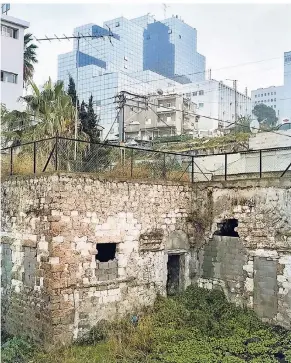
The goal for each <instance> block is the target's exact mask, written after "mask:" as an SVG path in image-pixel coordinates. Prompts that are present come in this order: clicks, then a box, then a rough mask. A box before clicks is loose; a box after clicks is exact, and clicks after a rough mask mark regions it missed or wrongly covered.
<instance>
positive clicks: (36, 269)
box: [2, 174, 193, 344]
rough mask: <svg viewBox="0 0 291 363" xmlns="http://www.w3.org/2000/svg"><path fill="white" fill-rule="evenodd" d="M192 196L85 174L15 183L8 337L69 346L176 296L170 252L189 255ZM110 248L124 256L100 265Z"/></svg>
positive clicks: (10, 198)
mask: <svg viewBox="0 0 291 363" xmlns="http://www.w3.org/2000/svg"><path fill="white" fill-rule="evenodd" d="M191 198H192V189H191V186H189V185H181V184H177V183H176V184H175V183H166V184H162V183H160V184H159V183H156V184H152V183H149V182H139V183H136V182H126V181H124V182H122V181H105V180H100V179H97V178H94V177H91V176H86V175H84V174H83V175H82V176H78V175H75V176H73V175H60V176H59V175H51V176H42V177H35V178H11V179H9V180H7V181H5V182H4V183H3V184H2V201H3V203H2V208H3V214H2V230H3V238H2V253H3V258H4V261H5V262H4V264H3V273H2V277H3V279H4V280H5V285H2V293H3V304H2V309H3V310H2V317H3V326H4V329H6V330H7V331H8V332H10V333H12V334H15V333H19V331H21V332H22V333H23V334H28V335H31V336H32V337H33V338H34V339H37V340H39V341H44V343H48V344H49V343H51V342H53V341H57V342H68V341H71V340H72V339H76V338H78V337H80V336H81V335H82V334H83V333H84V332H86V331H88V330H89V329H90V328H91V327H92V326H93V325H95V324H96V323H97V322H98V321H99V320H101V319H114V318H115V317H116V316H117V315H119V316H120V315H123V314H125V313H127V312H128V313H131V314H134V313H136V312H137V311H138V310H139V309H140V307H141V306H144V305H149V304H152V303H153V301H154V299H155V297H156V295H157V293H161V294H165V293H166V280H167V259H168V255H167V254H165V252H164V250H165V248H167V250H171V249H172V247H171V246H172V244H173V245H174V246H175V248H176V249H179V250H183V251H184V253H186V254H188V255H189V241H188V236H189V235H191V231H190V230H191V226H189V223H188V222H187V218H188V212H189V211H190V210H191V208H192V205H193V201H192V200H191ZM188 228H190V229H188ZM173 232H177V233H176V234H174V235H173ZM171 235H172V237H171ZM169 241H170V242H169ZM192 242H193V241H192ZM105 243H111V244H112V243H113V244H116V254H115V258H113V259H112V260H110V261H106V262H104V261H98V260H96V254H97V248H98V246H100V244H105ZM96 245H97V248H96ZM186 249H187V250H186ZM186 261H187V263H188V265H189V258H187V259H186ZM185 271H188V273H189V267H187V266H186V267H185ZM184 280H185V281H184V282H185V285H187V284H189V283H190V280H189V278H185V279H184ZM8 300H9V301H11V303H10V304H9V302H8Z"/></svg>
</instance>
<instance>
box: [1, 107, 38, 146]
mask: <svg viewBox="0 0 291 363" xmlns="http://www.w3.org/2000/svg"><path fill="white" fill-rule="evenodd" d="M32 128H33V124H32V118H31V116H30V115H29V114H28V113H27V112H21V111H18V110H13V111H11V112H10V111H8V110H7V109H6V107H5V106H4V105H3V104H1V129H2V133H1V144H2V145H1V147H6V146H16V145H19V144H20V143H21V141H22V140H23V138H25V135H26V134H27V133H29V131H31V130H32Z"/></svg>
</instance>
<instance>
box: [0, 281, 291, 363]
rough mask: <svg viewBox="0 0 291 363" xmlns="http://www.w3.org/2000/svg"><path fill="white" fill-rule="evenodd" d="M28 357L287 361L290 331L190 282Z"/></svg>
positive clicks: (48, 361)
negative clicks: (138, 310)
mask: <svg viewBox="0 0 291 363" xmlns="http://www.w3.org/2000/svg"><path fill="white" fill-rule="evenodd" d="M4 350H5V347H4ZM4 354H6V353H5V352H4ZM4 356H5V355H4ZM4 361H5V362H6V363H12V362H15V361H11V360H4ZM28 361H29V360H27V362H28ZM31 362H32V363H81V362H82V363H83V362H86V363H93V362H94V363H119V362H120V363H121V362H122V363H137V362H140V363H158V362H159V363H195V362H197V363H239V362H251V363H278V362H281V363H283V362H291V332H290V331H287V330H284V329H283V328H279V327H274V326H269V325H267V324H264V323H262V322H261V321H260V320H259V318H258V317H257V316H256V315H255V313H254V312H253V311H251V310H248V309H243V308H239V307H236V306H234V305H233V304H230V303H228V302H227V301H226V299H225V297H224V295H223V293H222V292H221V291H219V290H214V291H208V290H204V289H200V288H198V287H190V288H188V289H187V291H185V292H184V293H183V294H181V295H178V296H176V297H171V298H163V297H158V298H157V300H156V303H155V305H154V307H153V308H152V309H150V310H147V311H145V312H144V313H143V314H141V316H140V317H139V321H138V324H137V325H136V324H133V323H132V320H131V317H130V316H129V317H127V318H125V319H123V320H121V321H115V322H113V323H110V324H109V323H104V322H100V323H99V324H97V326H96V327H95V328H94V329H92V330H91V332H90V334H89V335H88V336H87V337H84V338H83V339H82V341H79V342H78V343H77V344H75V345H73V346H71V347H68V348H62V349H60V350H55V351H53V352H50V353H35V355H34V358H33V359H32V360H31Z"/></svg>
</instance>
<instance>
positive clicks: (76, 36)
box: [35, 27, 113, 160]
mask: <svg viewBox="0 0 291 363" xmlns="http://www.w3.org/2000/svg"><path fill="white" fill-rule="evenodd" d="M108 29H109V33H108V35H83V34H80V33H79V32H78V34H77V35H75V34H73V35H72V36H70V37H67V36H66V35H65V34H63V36H62V37H58V36H57V35H56V34H54V37H51V38H49V37H48V36H46V35H45V38H35V40H36V41H38V42H41V41H44V40H48V41H49V42H51V41H52V40H58V41H59V42H60V41H61V40H69V41H70V40H71V39H77V53H76V71H77V79H76V93H77V95H78V83H79V82H78V80H79V48H80V39H86V38H90V39H98V38H103V40H105V38H108V39H109V41H110V43H111V44H112V42H111V38H112V37H113V33H112V31H111V29H110V28H109V27H108ZM112 46H113V44H112ZM77 99H78V97H76V119H75V139H77V136H78V116H79V115H78V104H77ZM74 154H75V155H74V159H75V160H76V158H77V143H75V153H74Z"/></svg>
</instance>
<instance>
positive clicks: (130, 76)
mask: <svg viewBox="0 0 291 363" xmlns="http://www.w3.org/2000/svg"><path fill="white" fill-rule="evenodd" d="M109 29H110V31H111V32H112V34H113V37H112V38H111V42H109V40H108V38H98V39H91V38H82V39H80V42H79V52H77V40H74V48H73V51H72V52H69V53H66V54H62V55H60V56H59V59H58V79H60V80H63V81H64V82H65V84H68V81H69V75H71V76H72V77H73V78H74V80H75V82H76V84H78V87H77V88H78V89H77V92H78V96H79V99H80V100H85V101H87V100H88V99H89V97H90V96H91V94H92V95H93V98H94V101H95V102H94V106H95V111H96V113H97V114H98V115H99V116H100V124H101V125H102V126H103V127H104V128H105V130H104V135H106V134H107V132H109V130H110V129H111V131H110V134H109V138H114V136H115V135H116V134H117V133H118V125H117V122H115V124H114V126H113V127H112V128H111V125H112V123H113V122H114V120H115V118H116V104H115V103H114V96H115V95H116V94H117V93H118V92H120V91H122V90H127V91H132V92H138V93H143V94H145V93H149V92H154V91H156V90H157V88H166V87H169V86H172V85H173V86H175V85H177V84H180V83H189V82H196V81H201V80H204V79H205V57H204V56H202V55H200V54H199V53H198V52H197V31H196V29H194V28H192V27H190V26H189V25H187V24H185V23H184V22H183V21H182V20H181V19H178V18H177V17H172V18H169V19H166V20H163V21H156V20H155V19H154V18H153V17H152V16H150V15H145V16H142V17H139V18H136V19H132V20H128V19H126V18H124V17H121V18H117V19H113V20H110V21H106V22H104V24H103V27H100V26H98V25H96V24H87V25H83V26H80V27H78V28H75V29H74V34H76V35H77V34H79V35H96V36H102V35H108V34H109ZM77 68H78V72H77ZM77 79H78V81H77Z"/></svg>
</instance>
